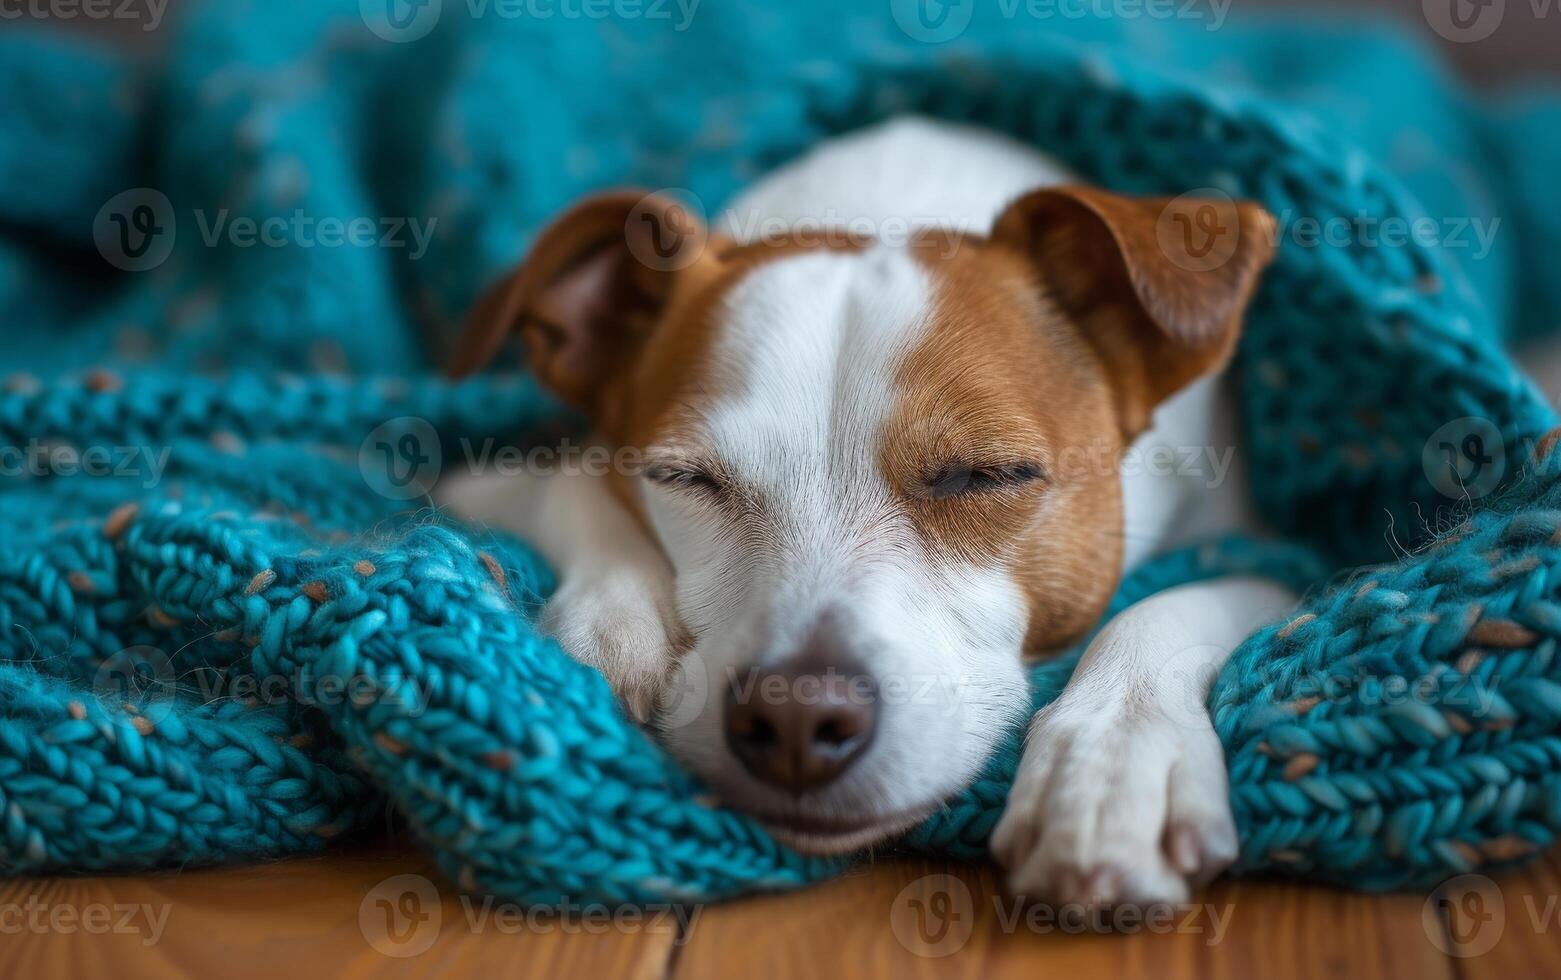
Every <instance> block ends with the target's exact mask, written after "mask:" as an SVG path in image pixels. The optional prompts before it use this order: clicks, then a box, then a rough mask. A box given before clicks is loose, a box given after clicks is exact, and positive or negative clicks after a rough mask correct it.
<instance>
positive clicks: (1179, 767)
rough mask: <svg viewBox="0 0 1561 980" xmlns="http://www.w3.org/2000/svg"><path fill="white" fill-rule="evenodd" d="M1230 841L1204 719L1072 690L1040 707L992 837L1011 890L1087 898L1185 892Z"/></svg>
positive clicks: (1219, 771)
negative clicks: (1199, 721) (1174, 716)
mask: <svg viewBox="0 0 1561 980" xmlns="http://www.w3.org/2000/svg"><path fill="white" fill-rule="evenodd" d="M1236 845H1237V841H1236V828H1235V824H1234V822H1233V821H1232V819H1231V814H1230V802H1229V789H1228V784H1227V779H1226V775H1225V757H1224V752H1223V750H1222V748H1221V746H1220V743H1219V739H1218V737H1217V736H1216V735H1215V734H1214V731H1213V729H1212V728H1211V727H1209V726H1208V725H1207V723H1206V720H1205V723H1204V724H1201V725H1199V724H1193V723H1190V722H1188V721H1182V720H1173V719H1172V718H1171V717H1168V716H1167V715H1165V714H1163V713H1160V712H1157V711H1155V709H1154V708H1153V707H1150V708H1148V709H1145V708H1144V707H1143V706H1142V705H1139V706H1134V707H1130V706H1128V705H1126V704H1121V705H1112V704H1110V703H1109V701H1108V702H1107V703H1105V704H1103V703H1102V701H1101V699H1092V698H1075V699H1071V701H1070V699H1069V697H1068V695H1067V694H1064V696H1063V698H1062V699H1060V700H1059V701H1058V702H1057V703H1056V704H1054V705H1052V706H1051V707H1050V708H1049V709H1047V710H1046V711H1044V712H1042V713H1041V714H1040V715H1038V716H1037V717H1036V719H1035V722H1034V724H1033V725H1032V727H1031V731H1030V736H1029V739H1028V740H1027V742H1026V744H1025V750H1024V755H1023V757H1022V758H1021V760H1020V763H1019V773H1018V775H1017V777H1016V779H1015V780H1014V786H1013V789H1012V790H1011V792H1010V793H1009V797H1008V807H1007V809H1006V811H1005V812H1004V814H1003V818H1002V820H1001V821H1000V822H999V823H998V826H997V830H996V832H995V833H994V834H993V837H992V853H993V855H994V857H995V858H996V859H997V861H998V863H999V864H1001V865H1002V866H1003V867H1004V868H1006V869H1007V872H1008V882H1009V886H1010V888H1011V890H1012V891H1014V892H1016V893H1018V894H1021V895H1026V896H1029V897H1031V898H1035V899H1039V900H1043V901H1050V902H1053V903H1056V904H1066V903H1081V904H1084V905H1090V906H1104V905H1140V906H1142V905H1149V904H1155V903H1170V904H1175V903H1179V902H1184V901H1186V900H1187V897H1188V895H1189V890H1190V887H1191V886H1193V885H1196V884H1200V883H1202V882H1204V881H1207V880H1208V879H1210V878H1212V877H1214V876H1215V875H1216V874H1218V873H1219V872H1220V871H1222V870H1223V869H1224V868H1225V867H1227V866H1228V865H1229V864H1230V863H1231V861H1233V860H1235V857H1236Z"/></svg>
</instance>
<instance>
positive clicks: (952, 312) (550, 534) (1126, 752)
mask: <svg viewBox="0 0 1561 980" xmlns="http://www.w3.org/2000/svg"><path fill="white" fill-rule="evenodd" d="M1195 232H1196V233H1202V234H1206V235H1210V236H1216V235H1217V236H1218V240H1217V241H1214V240H1213V239H1212V238H1211V239H1210V243H1204V244H1203V245H1202V246H1201V247H1197V248H1194V247H1192V246H1191V245H1188V244H1186V243H1183V242H1182V241H1181V237H1179V236H1183V237H1187V236H1190V235H1191V234H1193V233H1195ZM1273 236H1274V222H1273V220H1272V219H1271V218H1270V217H1269V215H1267V214H1266V213H1265V212H1264V211H1263V210H1262V209H1261V208H1259V207H1257V206H1256V205H1253V204H1249V203H1244V202H1243V203H1238V202H1232V201H1228V200H1225V201H1218V200H1214V201H1193V200H1184V199H1172V200H1165V199H1142V198H1131V197H1125V196H1120V195H1117V194H1114V193H1109V192H1106V191H1104V190H1100V189H1097V188H1093V187H1090V186H1087V185H1085V184H1082V183H1079V182H1078V181H1076V180H1075V179H1074V178H1072V177H1070V176H1069V175H1068V174H1067V173H1066V172H1065V171H1064V170H1063V168H1062V167H1060V166H1059V165H1058V164H1057V163H1055V162H1054V161H1052V160H1051V159H1049V158H1047V157H1046V156H1044V155H1043V154H1041V153H1039V152H1037V151H1036V150H1034V149H1033V148H1031V147H1029V146H1026V145H1023V144H1020V143H1018V142H1015V141H1013V140H1010V139H1008V138H1006V137H1000V136H998V135H995V134H993V133H989V132H986V131H982V130H977V129H971V128H966V127H960V126H954V125H949V124H944V123H935V122H932V121H929V120H923V119H916V118H907V119H899V120H893V121H890V122H888V123H884V124H881V125H879V126H877V127H874V128H872V129H867V130H863V131H860V132H857V133H853V134H848V135H846V136H843V137H840V138H838V139H835V140H833V141H830V142H828V143H825V144H823V145H821V146H819V147H817V148H815V149H814V150H813V151H812V152H811V153H809V154H808V155H806V156H804V157H802V158H801V159H799V160H797V161H796V162H794V163H792V164H790V165H788V166H786V167H784V168H783V169H781V170H779V171H777V172H775V173H773V174H772V175H770V176H768V177H766V178H765V179H763V180H762V181H760V182H759V183H758V184H757V185H756V186H754V187H752V188H751V189H750V190H749V191H748V192H747V193H746V194H745V195H743V196H741V198H740V199H739V200H737V201H736V202H735V203H734V204H733V205H732V206H731V207H730V208H729V209H728V210H727V211H726V212H724V214H723V217H722V220H721V221H720V222H718V223H717V225H716V227H715V228H714V229H710V230H707V229H706V228H705V227H704V225H703V223H702V222H701V221H700V220H699V219H698V218H697V217H696V216H695V215H694V213H693V212H692V211H691V210H690V209H689V208H688V207H687V206H686V205H684V204H683V203H681V202H679V201H677V200H675V199H673V198H671V197H668V196H664V195H660V194H651V195H646V194H644V193H635V192H624V193H607V194H603V195H600V196H595V197H591V198H588V199H586V200H584V201H582V202H580V203H579V204H577V205H576V206H575V207H573V208H572V209H570V210H569V211H567V212H566V213H564V214H563V215H562V216H561V217H559V218H558V219H557V220H556V221H555V222H554V223H553V224H552V225H551V226H550V227H548V228H547V229H546V230H545V231H544V232H543V234H542V235H541V236H540V238H539V239H538V240H537V242H536V243H535V245H534V247H533V249H532V251H531V254H530V255H529V256H528V257H527V258H526V260H525V262H524V263H523V264H522V265H521V266H520V267H519V269H517V270H516V271H515V273H514V274H513V275H512V276H510V277H509V278H508V279H506V280H505V281H504V282H501V283H499V284H498V285H497V286H496V287H495V288H494V289H493V290H491V291H490V292H489V293H488V294H487V295H486V296H485V297H484V298H483V299H481V300H480V301H479V303H478V304H477V306H476V308H475V309H474V311H473V314H472V317H471V322H470V324H469V326H468V330H467V335H466V337H465V339H464V341H463V347H462V349H461V351H460V352H459V353H458V355H457V363H456V365H455V371H456V373H463V372H466V371H470V370H475V369H477V368H479V367H481V366H483V365H484V364H485V363H487V361H488V360H490V359H491V358H492V357H493V356H494V355H495V353H496V352H497V350H498V349H499V347H500V346H501V345H502V343H503V341H504V340H505V339H506V338H507V337H509V336H510V335H512V334H516V333H518V334H519V336H520V337H521V339H522V340H523V343H524V346H525V348H526V352H527V355H528V365H529V367H530V369H531V370H532V371H534V372H535V373H536V375H537V377H538V378H539V379H540V380H541V382H542V383H543V384H545V385H546V386H547V387H548V388H549V389H550V390H551V391H553V392H554V393H555V394H556V395H558V396H559V397H560V398H561V399H563V400H564V401H566V402H568V403H569V404H571V405H573V406H574V407H576V408H578V409H579V410H581V411H582V412H583V413H585V415H586V416H587V417H588V418H589V419H590V420H591V423H592V425H593V428H594V432H595V438H596V439H597V440H599V441H600V442H601V443H603V444H605V445H608V446H612V447H635V448H636V449H637V450H639V451H640V452H641V453H642V464H643V465H639V466H636V467H633V468H632V470H631V469H630V468H620V470H619V471H616V472H612V473H609V474H605V475H601V474H595V475H593V474H583V473H578V472H572V473H568V474H566V473H563V472H558V473H550V474H530V475H524V476H515V475H509V476H496V475H478V476H475V477H468V478H464V479H459V480H456V481H453V482H449V483H447V484H446V485H444V486H441V488H440V489H439V491H438V493H437V496H438V497H439V499H440V500H441V501H442V503H444V504H445V505H447V506H448V507H449V508H451V509H452V510H453V511H455V512H456V513H457V514H459V515H461V516H463V517H465V518H468V519H471V520H475V521H481V522H486V523H489V524H492V525H497V526H502V527H504V528H507V529H510V530H513V531H514V532H516V533H517V534H519V535H521V536H523V537H524V538H525V539H526V540H528V541H531V542H533V543H534V544H535V545H536V546H537V547H538V548H539V549H540V550H541V552H542V553H543V555H544V556H545V557H546V558H547V559H548V560H549V561H550V562H552V563H553V565H554V567H555V568H556V569H557V570H558V572H559V576H560V584H559V588H558V590H557V592H556V594H555V595H554V596H553V597H552V599H551V601H550V602H549V603H548V605H547V607H546V610H545V613H544V624H543V625H544V626H545V628H546V629H548V630H549V631H551V632H552V633H554V634H555V635H556V636H557V638H558V640H559V642H560V643H561V644H562V646H563V647H564V649H565V650H567V651H568V652H569V653H570V654H571V655H572V656H574V657H576V658H578V659H579V660H581V661H583V662H585V663H587V664H590V665H592V666H594V667H596V668H598V669H600V670H601V672H602V673H603V674H604V675H605V676H606V678H607V680H608V682H609V683H610V684H611V685H612V688H613V689H614V691H615V692H616V693H617V695H618V696H619V697H620V698H621V699H622V701H623V703H624V705H625V707H626V708H627V710H628V711H629V712H630V713H631V714H632V715H633V716H634V717H635V718H636V719H638V720H640V721H642V722H645V723H647V724H650V725H652V726H653V727H655V728H656V729H657V730H658V733H659V735H660V737H661V739H662V741H663V742H664V744H665V745H666V746H667V748H668V750H669V751H670V752H671V753H672V754H673V755H674V756H675V757H676V758H677V759H678V760H680V761H681V762H682V763H683V764H684V765H686V766H687V767H688V768H690V769H691V770H692V771H694V772H695V773H697V774H698V775H699V776H700V777H702V778H703V779H704V780H706V781H707V782H708V783H709V784H710V785H711V786H712V787H713V788H714V789H715V791H716V792H717V793H718V794H719V795H720V797H721V798H722V799H723V800H725V801H727V802H729V803H731V804H732V805H735V806H738V807H740V808H742V809H744V810H746V811H748V812H750V813H752V814H754V815H756V816H757V817H758V818H759V819H760V820H762V821H763V822H765V823H766V825H767V826H769V827H770V828H772V830H773V832H774V833H775V834H776V836H777V837H779V838H780V839H781V840H783V841H785V842H787V843H789V844H791V845H793V846H795V847H797V848H800V849H802V850H805V851H809V852H814V853H832V852H843V851H849V850H853V849H858V848H861V847H864V846H866V845H869V844H872V843H875V842H878V841H882V840H885V839H887V838H889V837H891V836H893V835H894V834H896V833H898V832H901V831H903V830H905V829H906V828H908V827H911V826H912V825H914V824H916V823H917V822H919V821H921V820H923V819H925V818H926V817H927V816H928V815H929V814H930V813H931V812H933V811H935V810H936V809H937V808H938V807H939V805H940V804H941V802H942V801H944V800H946V799H947V798H949V797H950V796H951V795H952V794H955V793H957V792H959V791H960V790H961V789H962V788H963V787H965V786H966V785H967V784H968V783H969V782H970V781H971V780H972V779H973V778H974V777H976V776H977V775H978V774H979V772H980V770H981V768H982V766H983V765H984V764H985V763H986V762H987V761H988V759H989V757H990V755H991V754H992V752H993V750H994V748H995V747H996V746H997V745H998V743H999V742H1000V740H1001V739H1002V738H1003V737H1004V735H1005V733H1007V732H1008V731H1010V730H1011V729H1012V727H1013V726H1015V725H1017V724H1019V723H1021V722H1022V721H1023V720H1024V716H1025V714H1026V712H1027V707H1028V698H1027V695H1026V690H1025V680H1024V664H1025V661H1026V659H1027V658H1032V657H1037V656H1044V655H1046V654H1049V653H1053V652H1056V651H1059V650H1062V649H1064V648H1066V647H1068V646H1069V645H1070V644H1072V643H1074V642H1076V641H1078V640H1079V639H1080V638H1081V637H1083V636H1084V635H1086V634H1087V632H1088V631H1089V630H1090V629H1091V627H1092V626H1093V625H1095V624H1096V623H1097V621H1098V620H1099V618H1100V617H1101V615H1102V613H1103V610H1104V609H1105V607H1106V603H1107V601H1108V599H1109V598H1110V597H1111V595H1112V593H1113V591H1114V590H1115V589H1116V587H1117V585H1118V582H1119V581H1120V579H1121V576H1122V574H1123V571H1124V570H1125V569H1126V568H1130V567H1132V566H1133V565H1134V564H1135V563H1137V562H1139V561H1141V560H1143V559H1144V558H1145V557H1147V556H1149V555H1150V554H1152V553H1154V552H1155V551H1158V550H1161V549H1164V548H1166V547H1169V546H1172V545H1175V544H1177V543H1178V542H1179V541H1184V540H1187V539H1190V538H1193V537H1195V536H1199V535H1207V534H1212V533H1215V532H1218V531H1225V530H1235V529H1240V528H1243V527H1245V526H1247V525H1248V524H1249V523H1250V521H1251V519H1250V516H1249V514H1248V513H1247V510H1246V508H1245V494H1244V492H1243V488H1242V486H1241V485H1240V483H1241V481H1240V478H1239V477H1240V460H1239V452H1238V450H1237V448H1236V447H1237V442H1236V432H1235V426H1234V424H1233V422H1232V416H1233V410H1232V408H1230V407H1228V406H1227V404H1226V401H1225V397H1226V396H1225V394H1224V390H1223V389H1224V385H1222V384H1221V383H1220V382H1219V381H1218V377H1217V376H1218V375H1219V374H1220V372H1221V371H1222V369H1223V368H1224V367H1225V365H1226V363H1227V362H1228V361H1229V359H1230V356H1231V352H1232V350H1233V348H1234V346H1235V343H1236V339H1237V336H1238V333H1239V331H1240V327H1241V320H1242V315H1243V312H1244V308H1245V307H1246V305H1247V302H1248V299H1249V297H1250V296H1251V294H1252V292H1253V289H1254V287H1255V286H1256V284H1257V281H1258V278H1259V276H1260V274H1261V272H1262V270H1263V268H1264V266H1265V265H1266V264H1267V263H1268V261H1269V259H1270V257H1271V254H1272V251H1273V247H1274V242H1273ZM1188 241H1191V239H1190V237H1188ZM1193 244H1197V243H1193ZM1211 249H1212V251H1213V253H1214V254H1212V255H1211V254H1210V251H1211ZM1189 452H1191V453H1193V454H1195V455H1194V457H1189V456H1188V453H1189ZM1231 453H1238V455H1237V459H1236V461H1235V464H1234V465H1230V464H1231V456H1230V454H1231ZM1189 458H1197V459H1203V460H1205V461H1206V464H1207V465H1198V466H1190V465H1187V460H1188V459H1189ZM1294 603H1295V597H1294V596H1293V595H1290V594H1288V593H1287V592H1286V591H1285V590H1284V589H1283V588H1281V587H1279V586H1277V585H1274V584H1271V583H1268V582H1265V581H1260V580H1256V579H1245V578H1243V579H1226V580H1217V581H1213V582H1207V583H1202V584H1194V585H1187V586H1182V587H1180V588H1176V589H1172V590H1170V591H1166V592H1163V593H1160V594H1157V595H1155V596H1153V597H1152V598H1150V599H1147V600H1145V601H1143V602H1140V603H1138V604H1137V605H1135V606H1132V607H1131V608H1129V609H1127V610H1126V611H1125V612H1123V613H1121V614H1120V615H1118V616H1116V617H1114V618H1113V619H1112V620H1111V621H1110V622H1109V623H1108V624H1107V625H1106V626H1105V627H1104V629H1103V630H1102V631H1100V632H1099V633H1098V634H1096V635H1095V637H1094V638H1093V640H1092V641H1091V642H1090V645H1089V647H1088V649H1087V651H1086V652H1085V654H1084V655H1083V658H1082V660H1081V662H1080V663H1079V666H1078V670H1077V672H1076V673H1075V674H1074V676H1073V678H1072V680H1071V681H1070V683H1069V685H1068V687H1067V689H1066V690H1065V691H1064V693H1063V694H1062V695H1061V697H1060V698H1059V699H1058V700H1057V701H1056V702H1055V703H1054V704H1052V705H1051V706H1050V707H1048V708H1047V709H1046V710H1044V711H1042V712H1040V713H1039V714H1038V715H1036V716H1035V718H1034V719H1033V720H1032V721H1031V724H1030V728H1029V732H1028V736H1027V739H1026V741H1025V746H1024V752H1023V757H1022V760H1021V763H1020V768H1019V773H1018V778H1017V780H1016V782H1015V784H1014V787H1013V790H1012V793H1011V795H1010V797H1009V800H1008V806H1007V810H1006V812H1005V814H1004V816H1003V818H1002V821H1001V823H1000V824H999V826H998V827H997V830H996V834H995V836H994V838H993V842H992V848H993V852H994V854H995V856H996V857H997V859H998V860H999V862H1000V863H1001V864H1002V865H1003V866H1004V867H1005V868H1006V869H1007V872H1008V875H1009V883H1010V886H1011V887H1012V888H1013V889H1014V890H1016V891H1018V892H1020V893H1023V894H1027V895H1032V896H1036V897H1042V898H1047V899H1050V900H1052V901H1058V902H1075V901H1078V902H1088V903H1094V904H1100V903H1124V902H1136V903H1147V902H1177V901H1182V900H1183V899H1185V898H1186V897H1187V895H1188V889H1189V887H1190V886H1192V885H1195V884H1196V883H1198V882H1200V881H1202V880H1204V879H1206V878H1208V877H1210V876H1211V875H1213V874H1215V873H1217V872H1218V871H1219V870H1221V869H1222V868H1223V867H1225V866H1226V865H1227V864H1228V863H1229V862H1230V861H1231V860H1232V859H1233V858H1234V857H1235V853H1236V834H1235V830H1234V826H1233V823H1232V820H1231V814H1230V808H1229V800H1228V788H1227V783H1226V773H1225V765H1224V759H1223V754H1222V750H1221V746H1220V743H1219V741H1218V739H1217V738H1216V736H1215V734H1214V731H1213V729H1212V727H1211V724H1210V721H1209V718H1208V717H1207V713H1206V709H1205V707H1204V702H1205V698H1206V695H1207V690H1208V686H1209V683H1210V682H1211V679H1212V676H1213V673H1214V672H1215V671H1216V670H1217V669H1218V668H1219V666H1220V665H1221V664H1222V663H1223V661H1224V659H1225V658H1226V657H1227V656H1228V654H1229V652H1230V650H1231V649H1232V648H1233V647H1234V646H1235V645H1236V644H1237V643H1238V642H1239V641H1240V640H1241V639H1242V638H1244V637H1245V636H1246V635H1247V634H1248V633H1249V632H1250V631H1251V630H1252V629H1253V628H1254V627H1256V626H1258V625H1260V624H1261V623H1263V622H1267V621H1273V620H1275V619H1278V618H1280V617H1282V616H1283V615H1284V614H1285V612H1286V611H1287V610H1288V609H1289V608H1290V607H1292V606H1293V605H1294ZM690 691H693V692H695V693H697V695H698V696H697V697H694V696H691V695H690V693H689V692H690Z"/></svg>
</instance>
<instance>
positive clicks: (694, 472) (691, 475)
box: [645, 463, 728, 494]
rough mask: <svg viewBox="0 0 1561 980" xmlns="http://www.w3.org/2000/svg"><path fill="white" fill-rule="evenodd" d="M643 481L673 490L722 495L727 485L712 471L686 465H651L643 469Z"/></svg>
mask: <svg viewBox="0 0 1561 980" xmlns="http://www.w3.org/2000/svg"><path fill="white" fill-rule="evenodd" d="M645 479H647V480H650V481H651V482H652V483H659V484H661V485H662V486H664V487H670V488H672V489H674V490H693V491H698V492H700V493H708V494H723V493H725V492H726V491H727V489H728V484H727V482H726V480H725V479H723V478H722V477H721V475H720V474H719V473H717V472H715V471H714V470H711V469H708V468H705V467H702V466H698V465H693V464H686V463H652V464H651V465H650V466H647V467H646V468H645Z"/></svg>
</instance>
